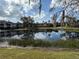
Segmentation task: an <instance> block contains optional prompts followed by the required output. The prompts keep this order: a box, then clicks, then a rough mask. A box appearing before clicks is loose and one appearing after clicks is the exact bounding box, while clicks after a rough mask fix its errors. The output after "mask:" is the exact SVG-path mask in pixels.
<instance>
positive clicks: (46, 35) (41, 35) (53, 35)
mask: <svg viewBox="0 0 79 59" xmlns="http://www.w3.org/2000/svg"><path fill="white" fill-rule="evenodd" d="M64 33H65V32H64V31H58V32H54V31H52V32H38V33H35V34H34V37H32V38H34V39H43V40H44V39H45V40H59V39H61V37H62V34H64ZM26 34H27V33H26ZM6 37H7V36H4V37H3V38H4V39H7V38H8V39H21V38H23V37H29V34H28V35H24V34H20V35H17V34H16V35H14V36H11V37H7V38H6Z"/></svg>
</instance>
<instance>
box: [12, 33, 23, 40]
mask: <svg viewBox="0 0 79 59" xmlns="http://www.w3.org/2000/svg"><path fill="white" fill-rule="evenodd" d="M21 37H23V34H22V35H14V36H12V37H11V38H12V39H21Z"/></svg>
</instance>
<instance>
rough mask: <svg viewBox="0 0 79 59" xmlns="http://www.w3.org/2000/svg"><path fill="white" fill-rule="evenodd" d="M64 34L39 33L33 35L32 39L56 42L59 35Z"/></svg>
mask: <svg viewBox="0 0 79 59" xmlns="http://www.w3.org/2000/svg"><path fill="white" fill-rule="evenodd" d="M63 33H64V32H61V31H59V32H47V33H45V32H39V33H36V34H35V38H34V39H50V40H58V39H60V38H61V34H63Z"/></svg>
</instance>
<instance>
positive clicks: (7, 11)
mask: <svg viewBox="0 0 79 59" xmlns="http://www.w3.org/2000/svg"><path fill="white" fill-rule="evenodd" d="M62 1H65V0H42V12H41V15H40V16H39V12H38V2H39V1H38V0H36V2H34V0H31V4H30V6H29V4H28V0H0V20H9V21H12V22H18V21H20V17H22V16H24V15H25V16H29V15H30V16H33V17H34V20H35V22H42V21H45V22H47V21H48V20H51V17H50V16H52V15H53V14H55V13H57V14H58V17H57V18H58V21H59V19H60V17H59V16H60V14H61V12H62V6H63V4H62V3H61V2H62ZM66 1H67V2H68V1H69V0H66ZM51 6H52V7H54V8H55V9H54V10H53V11H52V12H49V9H50V8H51ZM75 7H76V6H75ZM73 8H74V7H73ZM75 10H76V11H78V12H77V13H75V12H74V10H72V9H70V7H69V8H68V9H67V11H68V12H67V13H69V14H73V15H74V16H75V17H77V18H79V16H78V15H79V9H78V8H77V9H75ZM23 11H24V12H25V13H23ZM60 11H61V12H60ZM72 12H73V13H72Z"/></svg>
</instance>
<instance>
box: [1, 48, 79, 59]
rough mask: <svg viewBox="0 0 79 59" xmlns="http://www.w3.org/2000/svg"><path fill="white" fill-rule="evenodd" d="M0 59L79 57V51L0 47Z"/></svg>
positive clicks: (72, 58)
mask: <svg viewBox="0 0 79 59" xmlns="http://www.w3.org/2000/svg"><path fill="white" fill-rule="evenodd" d="M0 59H79V51H54V50H45V49H44V50H42V49H18V48H0Z"/></svg>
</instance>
